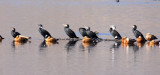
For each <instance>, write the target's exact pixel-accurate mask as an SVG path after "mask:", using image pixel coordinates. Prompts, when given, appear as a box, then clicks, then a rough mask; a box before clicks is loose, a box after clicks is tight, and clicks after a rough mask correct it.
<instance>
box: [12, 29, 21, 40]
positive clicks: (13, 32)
mask: <svg viewBox="0 0 160 75" xmlns="http://www.w3.org/2000/svg"><path fill="white" fill-rule="evenodd" d="M11 29H12V31H11V35H12V36H13V38H16V36H19V35H21V34H20V33H19V32H16V29H15V28H13V27H11Z"/></svg>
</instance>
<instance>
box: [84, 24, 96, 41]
mask: <svg viewBox="0 0 160 75" xmlns="http://www.w3.org/2000/svg"><path fill="white" fill-rule="evenodd" d="M85 28H86V33H87V37H88V38H91V39H93V40H95V39H98V36H97V35H96V33H94V32H93V31H90V27H85Z"/></svg>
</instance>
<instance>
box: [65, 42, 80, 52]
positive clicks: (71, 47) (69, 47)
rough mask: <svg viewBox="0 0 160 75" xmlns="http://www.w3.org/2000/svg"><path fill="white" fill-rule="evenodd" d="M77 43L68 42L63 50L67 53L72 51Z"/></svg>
mask: <svg viewBox="0 0 160 75" xmlns="http://www.w3.org/2000/svg"><path fill="white" fill-rule="evenodd" d="M76 43H77V41H74V40H69V41H68V42H67V43H66V45H65V48H66V50H67V52H69V51H70V50H72V49H73V48H74V46H75V44H76Z"/></svg>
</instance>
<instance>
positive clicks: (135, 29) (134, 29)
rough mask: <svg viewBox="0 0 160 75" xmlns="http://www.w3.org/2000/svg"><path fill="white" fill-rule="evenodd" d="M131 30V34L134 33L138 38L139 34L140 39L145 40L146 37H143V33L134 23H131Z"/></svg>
mask: <svg viewBox="0 0 160 75" xmlns="http://www.w3.org/2000/svg"><path fill="white" fill-rule="evenodd" d="M132 31H133V34H134V36H135V37H136V38H138V37H139V36H141V38H142V40H143V41H146V39H145V38H144V36H143V34H142V33H141V32H140V31H138V30H137V26H136V25H133V29H132Z"/></svg>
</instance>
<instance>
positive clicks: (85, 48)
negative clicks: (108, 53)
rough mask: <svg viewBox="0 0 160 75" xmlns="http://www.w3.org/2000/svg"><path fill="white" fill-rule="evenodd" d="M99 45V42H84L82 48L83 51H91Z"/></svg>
mask: <svg viewBox="0 0 160 75" xmlns="http://www.w3.org/2000/svg"><path fill="white" fill-rule="evenodd" d="M96 45H97V42H92V43H82V44H81V46H80V48H81V49H82V50H83V51H88V52H90V50H91V49H92V48H94V47H95V46H96Z"/></svg>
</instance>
